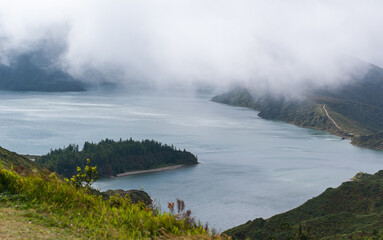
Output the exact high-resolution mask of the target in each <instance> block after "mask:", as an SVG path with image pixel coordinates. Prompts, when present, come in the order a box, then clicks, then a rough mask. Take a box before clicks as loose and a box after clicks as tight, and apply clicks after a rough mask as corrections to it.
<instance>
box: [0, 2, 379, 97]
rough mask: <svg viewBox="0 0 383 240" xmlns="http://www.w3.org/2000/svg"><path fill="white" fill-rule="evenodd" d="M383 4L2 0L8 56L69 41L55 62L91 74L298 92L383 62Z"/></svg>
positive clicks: (0, 28) (2, 38)
mask: <svg viewBox="0 0 383 240" xmlns="http://www.w3.org/2000/svg"><path fill="white" fill-rule="evenodd" d="M382 12H383V1H379V0H376V1H373V0H364V1H353V0H339V1H334V0H332V1H331V0H327V1H326V0H322V1H319V0H318V1H315V0H313V1H304V0H295V1H294V0H292V1H283V0H280V1H276V0H264V1H257V0H235V1H234V0H231V1H228V0H219V1H218V0H161V1H149V0H139V1H137V0H136V1H128V0H121V1H118V0H115V1H96V0H89V1H85V0H84V1H69V0H67V1H61V2H58V1H49V0H46V1H41V0H40V1H27V0H26V1H18V0H13V1H2V2H0V45H1V46H0V53H1V54H0V55H1V61H2V62H3V63H9V59H10V58H12V56H14V55H15V54H16V55H17V54H20V53H24V52H30V51H35V50H36V49H38V48H48V51H46V52H51V51H53V50H55V49H56V50H57V49H59V50H60V51H56V54H53V55H52V56H53V57H52V58H54V59H53V60H52V63H54V64H55V65H57V66H59V67H60V68H62V69H64V70H65V71H68V72H69V73H70V74H72V75H74V76H76V77H80V78H83V79H85V80H86V81H96V80H97V79H96V78H94V77H92V75H91V74H89V73H90V72H97V73H99V74H101V75H102V76H104V77H105V78H107V80H108V81H114V82H121V83H127V84H128V83H131V82H142V83H148V84H150V85H152V86H165V87H166V86H174V85H183V84H187V85H193V84H197V83H204V84H208V85H215V86H220V87H227V86H231V85H233V84H245V85H247V86H252V87H263V88H270V89H273V90H277V91H289V90H291V91H297V90H299V89H303V88H304V87H305V86H328V85H339V84H341V83H343V82H345V81H347V79H349V78H350V76H354V75H363V73H364V71H366V66H367V65H366V64H362V65H361V64H360V62H359V61H357V60H356V59H360V60H363V61H365V62H369V63H373V64H376V65H378V66H381V67H382V66H383V50H382V49H383V31H382V30H381V29H383V14H382ZM52 46H54V47H52ZM96 75H98V74H96Z"/></svg>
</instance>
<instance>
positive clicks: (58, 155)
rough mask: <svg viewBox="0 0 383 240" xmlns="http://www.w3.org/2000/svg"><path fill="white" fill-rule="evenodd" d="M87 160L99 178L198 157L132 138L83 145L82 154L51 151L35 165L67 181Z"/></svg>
mask: <svg viewBox="0 0 383 240" xmlns="http://www.w3.org/2000/svg"><path fill="white" fill-rule="evenodd" d="M87 158H89V159H92V164H94V165H96V166H97V171H98V176H99V177H100V178H103V177H110V176H115V175H116V174H119V173H124V172H128V171H135V170H146V169H152V168H159V167H164V166H170V165H178V164H185V165H192V164H197V163H198V161H197V158H196V157H195V156H194V155H193V154H192V153H190V152H187V151H186V150H183V151H181V150H178V149H176V148H175V147H174V146H168V145H166V144H162V143H159V142H156V141H154V140H144V141H141V142H140V141H134V140H132V139H128V140H124V141H123V140H121V139H120V140H119V141H114V140H110V139H106V140H103V141H101V142H99V143H89V142H85V144H84V147H83V149H82V150H81V151H80V150H79V147H78V146H77V145H69V146H68V147H66V148H63V149H56V150H51V152H50V153H48V154H46V155H44V156H42V157H40V158H38V159H36V162H37V163H38V164H40V165H42V166H44V167H46V168H48V169H49V170H50V171H52V172H57V173H59V174H61V175H63V176H65V177H67V178H70V177H72V176H73V175H75V174H76V168H77V166H80V167H84V166H85V163H84V159H87Z"/></svg>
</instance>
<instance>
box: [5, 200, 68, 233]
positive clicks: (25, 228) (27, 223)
mask: <svg viewBox="0 0 383 240" xmlns="http://www.w3.org/2000/svg"><path fill="white" fill-rule="evenodd" d="M26 213H27V210H16V209H13V208H8V207H1V206H0V239H74V236H73V235H71V234H70V233H69V232H68V231H66V230H63V229H60V228H55V227H46V226H43V225H40V224H36V223H34V222H33V220H30V219H28V218H27V217H25V216H23V215H24V214H26Z"/></svg>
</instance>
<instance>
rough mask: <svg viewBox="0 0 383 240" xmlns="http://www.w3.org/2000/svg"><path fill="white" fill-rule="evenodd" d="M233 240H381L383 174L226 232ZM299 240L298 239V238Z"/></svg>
mask: <svg viewBox="0 0 383 240" xmlns="http://www.w3.org/2000/svg"><path fill="white" fill-rule="evenodd" d="M225 233H226V234H228V235H231V236H233V237H234V239H246V238H250V239H268V238H270V237H275V239H288V238H287V237H289V236H291V237H293V238H298V239H361V238H356V237H362V236H364V237H366V238H363V239H382V237H383V170H381V171H379V172H377V173H376V174H374V175H370V174H364V173H358V174H357V175H356V176H355V177H354V178H353V179H352V181H349V182H345V183H342V185H341V186H339V187H338V188H335V189H334V188H328V189H327V190H326V191H325V192H323V193H322V194H320V195H319V196H318V197H315V198H313V199H311V200H308V201H307V202H306V203H304V204H303V205H301V206H299V207H297V208H295V209H293V210H290V211H288V212H285V213H282V214H278V215H275V216H273V217H271V218H269V219H266V220H264V219H262V218H257V219H255V220H253V221H248V222H247V223H245V224H243V225H240V226H238V227H234V228H232V229H229V230H227V231H226V232H225ZM299 237H300V238H299Z"/></svg>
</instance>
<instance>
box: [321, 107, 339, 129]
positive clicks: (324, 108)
mask: <svg viewBox="0 0 383 240" xmlns="http://www.w3.org/2000/svg"><path fill="white" fill-rule="evenodd" d="M323 110H324V111H325V112H326V115H327V117H328V118H329V119H330V120H331V121H332V122H333V123H334V125H335V126H336V127H337V128H338V129H339V130H341V131H343V129H342V128H340V127H339V126H338V124H336V122H335V121H334V119H332V118H331V117H330V115H329V114H328V112H327V110H326V104H323Z"/></svg>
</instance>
